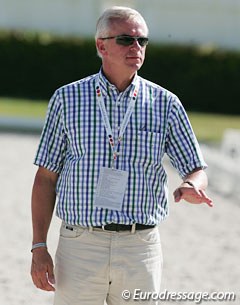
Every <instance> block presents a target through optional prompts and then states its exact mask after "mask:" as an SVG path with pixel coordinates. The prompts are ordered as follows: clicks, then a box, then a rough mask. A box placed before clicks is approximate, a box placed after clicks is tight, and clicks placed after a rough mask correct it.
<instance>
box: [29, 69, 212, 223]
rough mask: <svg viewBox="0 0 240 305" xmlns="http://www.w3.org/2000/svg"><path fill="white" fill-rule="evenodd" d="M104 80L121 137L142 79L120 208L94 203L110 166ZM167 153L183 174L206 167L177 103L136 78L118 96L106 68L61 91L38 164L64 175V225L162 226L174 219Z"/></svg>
mask: <svg viewBox="0 0 240 305" xmlns="http://www.w3.org/2000/svg"><path fill="white" fill-rule="evenodd" d="M98 77H99V84H100V88H101V92H102V95H103V98H104V103H105V106H106V110H107V113H108V115H109V120H110V124H111V126H112V131H113V135H114V138H117V137H118V132H119V126H120V125H121V123H122V120H123V117H124V115H125V113H126V110H127V106H128V103H129V94H130V92H131V89H132V88H133V86H134V85H135V83H136V80H139V84H140V87H139V93H138V97H137V101H136V105H135V108H134V112H133V114H132V116H131V118H130V121H129V124H128V125H127V128H126V130H125V133H124V136H123V139H122V143H121V145H120V155H119V157H118V158H117V161H116V168H117V169H121V170H125V171H127V172H128V173H129V177H128V184H127V188H126V191H125V195H124V200H123V204H122V209H121V211H116V210H110V209H104V208H99V207H94V206H93V201H94V193H95V190H96V186H97V182H98V177H99V171H100V168H101V167H110V166H111V161H112V150H111V147H110V145H109V141H108V136H107V134H106V130H105V127H104V124H103V120H102V117H101V113H100V109H99V106H98V105H97V98H96V93H95V86H96V81H97V79H98ZM165 153H167V155H168V156H169V157H170V160H171V163H172V165H173V166H174V167H175V168H176V169H177V171H178V172H179V174H180V175H181V176H182V177H184V176H186V175H187V174H188V173H189V172H191V171H192V170H193V169H195V168H205V167H206V164H205V162H204V160H203V158H202V154H201V152H200V149H199V145H198V143H197V141H196V138H195V135H194V133H193V131H192V128H191V126H190V123H189V120H188V118H187V115H186V113H185V111H184V109H183V106H182V104H181V103H180V101H179V100H178V98H177V97H176V96H175V95H174V94H172V93H171V92H169V91H168V90H166V89H164V88H162V87H160V86H159V85H156V84H154V83H152V82H150V81H147V80H145V79H143V78H141V77H139V76H138V75H137V74H136V76H135V78H134V80H133V82H132V84H131V85H130V86H129V87H128V88H127V89H126V90H125V91H124V92H120V93H119V92H118V90H117V89H116V87H115V86H114V85H112V84H110V83H109V82H108V80H107V79H106V78H105V77H104V75H103V73H102V72H101V71H100V72H99V73H98V74H95V75H92V76H89V77H87V78H85V79H82V80H79V81H76V82H74V83H71V84H68V85H66V86H63V87H61V88H60V89H58V90H57V91H56V92H55V94H54V95H53V97H52V99H51V100H50V103H49V108H48V113H47V118H46V122H45V126H44V128H43V131H42V135H41V140H40V144H39V148H38V151H37V154H36V158H35V161H34V163H35V164H36V165H39V166H43V167H45V168H47V169H49V170H50V171H54V172H56V173H58V174H59V178H58V183H57V189H56V192H57V196H58V204H57V216H59V217H60V218H61V219H63V220H64V221H65V222H66V223H69V224H72V225H82V226H99V225H104V224H107V223H111V222H115V223H123V224H132V223H135V222H136V223H141V224H149V225H152V224H156V225H157V224H159V223H160V222H161V221H162V220H163V219H165V218H166V216H167V215H168V201H167V193H168V188H167V177H166V173H165V171H164V168H163V166H162V159H163V156H164V154H165Z"/></svg>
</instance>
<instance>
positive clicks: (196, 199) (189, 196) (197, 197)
mask: <svg viewBox="0 0 240 305" xmlns="http://www.w3.org/2000/svg"><path fill="white" fill-rule="evenodd" d="M173 196H174V201H175V202H179V201H180V200H185V201H187V202H189V203H195V204H200V203H206V204H207V205H208V206H210V207H212V206H213V203H212V200H211V198H209V197H208V196H207V194H206V193H205V192H204V191H203V190H198V189H197V188H196V187H193V186H190V185H188V184H185V183H182V184H181V186H180V187H179V188H177V189H176V190H175V192H174V193H173Z"/></svg>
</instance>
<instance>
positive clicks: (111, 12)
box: [95, 6, 148, 40]
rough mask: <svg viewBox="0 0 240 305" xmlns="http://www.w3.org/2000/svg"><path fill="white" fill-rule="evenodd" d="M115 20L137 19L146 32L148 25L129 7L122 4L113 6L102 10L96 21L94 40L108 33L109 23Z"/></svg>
mask: <svg viewBox="0 0 240 305" xmlns="http://www.w3.org/2000/svg"><path fill="white" fill-rule="evenodd" d="M116 20H119V21H121V20H137V21H139V22H140V23H142V24H144V25H145V27H146V30H147V34H148V27H147V24H146V21H145V20H144V18H143V17H142V15H141V14H140V13H139V12H138V11H136V10H134V9H132V8H130V7H124V6H113V7H111V8H109V9H107V10H105V11H104V12H103V14H102V15H101V16H100V18H99V19H98V21H97V27H96V35H95V40H97V39H98V38H100V37H105V36H107V35H108V34H109V29H110V26H111V23H112V22H113V21H116Z"/></svg>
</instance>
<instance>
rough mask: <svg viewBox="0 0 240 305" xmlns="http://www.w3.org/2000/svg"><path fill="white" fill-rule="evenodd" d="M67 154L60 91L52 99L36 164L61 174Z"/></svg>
mask: <svg viewBox="0 0 240 305" xmlns="http://www.w3.org/2000/svg"><path fill="white" fill-rule="evenodd" d="M65 153H66V136H65V132H64V126H63V119H62V105H61V99H60V97H59V93H58V91H56V92H55V93H54V95H53V96H52V98H51V99H50V102H49V105H48V110H47V116H46V120H45V124H44V127H43V130H42V134H41V138H40V143H39V146H38V150H37V153H36V157H35V159H34V164H35V165H38V166H43V167H45V168H47V169H48V170H50V171H53V172H56V173H60V171H61V169H62V166H63V162H64V158H65Z"/></svg>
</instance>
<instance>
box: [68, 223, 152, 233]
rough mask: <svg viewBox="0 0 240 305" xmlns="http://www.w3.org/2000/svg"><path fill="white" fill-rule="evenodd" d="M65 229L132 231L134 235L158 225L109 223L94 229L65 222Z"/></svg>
mask: <svg viewBox="0 0 240 305" xmlns="http://www.w3.org/2000/svg"><path fill="white" fill-rule="evenodd" d="M62 225H63V227H65V228H66V229H67V230H70V231H75V230H77V229H78V228H85V229H88V230H89V231H93V230H94V229H98V230H99V229H101V230H102V231H111V232H122V231H130V232H132V233H134V232H135V231H137V230H147V229H152V228H155V227H156V225H144V224H140V223H134V224H132V225H125V224H119V223H109V224H106V225H103V226H93V227H82V226H76V225H70V224H67V223H65V222H63V224H62Z"/></svg>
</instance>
